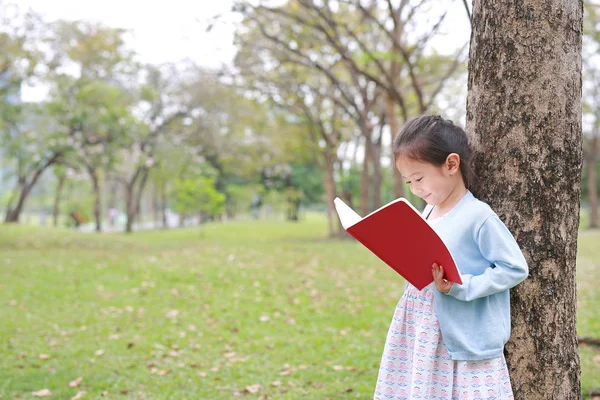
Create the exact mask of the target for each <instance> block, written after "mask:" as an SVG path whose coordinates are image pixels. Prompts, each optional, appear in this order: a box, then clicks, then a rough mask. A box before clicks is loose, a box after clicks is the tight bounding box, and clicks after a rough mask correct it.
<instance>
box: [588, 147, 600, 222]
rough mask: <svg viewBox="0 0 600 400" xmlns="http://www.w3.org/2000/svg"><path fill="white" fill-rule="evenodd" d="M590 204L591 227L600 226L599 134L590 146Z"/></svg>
mask: <svg viewBox="0 0 600 400" xmlns="http://www.w3.org/2000/svg"><path fill="white" fill-rule="evenodd" d="M588 152H589V153H588V157H587V158H588V159H587V169H588V205H589V207H590V225H589V228H590V229H594V228H598V185H597V184H596V183H597V182H598V177H597V175H596V168H597V167H596V166H597V164H598V136H593V137H592V138H590V141H589V148H588Z"/></svg>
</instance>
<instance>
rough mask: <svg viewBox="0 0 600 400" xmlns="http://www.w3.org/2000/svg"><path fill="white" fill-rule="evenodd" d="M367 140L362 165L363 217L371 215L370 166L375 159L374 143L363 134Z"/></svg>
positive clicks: (361, 206)
mask: <svg viewBox="0 0 600 400" xmlns="http://www.w3.org/2000/svg"><path fill="white" fill-rule="evenodd" d="M363 137H364V138H365V146H364V149H365V152H364V154H365V157H364V160H363V165H362V173H361V176H360V212H361V215H363V216H364V215H367V214H368V213H369V207H370V204H369V187H370V186H371V179H370V174H369V166H370V165H371V164H372V159H373V143H371V138H370V137H369V135H366V134H365V133H363Z"/></svg>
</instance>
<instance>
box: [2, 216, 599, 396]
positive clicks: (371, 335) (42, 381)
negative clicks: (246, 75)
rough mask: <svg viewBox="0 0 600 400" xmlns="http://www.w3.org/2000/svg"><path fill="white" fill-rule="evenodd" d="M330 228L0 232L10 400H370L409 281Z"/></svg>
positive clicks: (585, 241)
mask: <svg viewBox="0 0 600 400" xmlns="http://www.w3.org/2000/svg"><path fill="white" fill-rule="evenodd" d="M325 229H326V224H325V222H324V221H323V220H322V219H321V218H317V217H312V216H309V218H308V220H306V221H303V222H301V223H299V224H288V223H283V222H274V221H271V222H258V223H256V222H252V221H244V222H238V223H226V224H214V225H206V226H203V227H202V228H192V229H178V230H172V231H166V232H162V231H153V232H138V233H135V234H134V235H132V236H126V235H122V234H112V235H96V234H76V233H73V232H71V231H66V230H60V229H50V228H48V229H41V228H33V227H24V226H0V266H1V268H0V307H1V308H0V309H1V310H2V317H3V318H2V324H0V354H2V357H1V358H0V376H2V379H0V394H1V395H3V398H6V399H31V398H34V397H33V396H32V394H31V393H32V392H34V391H38V390H41V389H45V388H46V389H49V390H50V391H51V392H52V393H53V395H52V396H51V397H50V398H58V399H69V398H71V397H73V396H75V395H76V394H77V393H78V392H83V391H85V392H87V393H86V394H85V395H84V396H82V398H83V399H96V398H117V399H121V398H122V399H125V398H127V399H194V400H195V399H229V398H232V397H234V396H236V395H238V394H239V395H240V396H243V397H244V398H248V399H258V398H260V397H261V396H262V397H263V398H273V399H296V398H307V399H326V398H331V399H354V398H360V399H367V398H369V397H372V393H373V388H374V384H375V379H376V376H377V370H378V364H379V357H380V356H381V351H382V349H383V342H384V340H385V335H386V333H387V329H388V324H389V321H390V318H391V314H392V312H393V309H394V307H395V305H396V302H397V301H398V298H399V297H400V296H401V294H402V291H403V289H404V284H403V282H402V281H401V280H400V279H398V277H397V275H396V274H395V273H394V272H393V271H391V270H390V269H389V268H387V267H385V266H384V265H383V264H381V263H380V262H379V261H378V260H377V259H376V258H375V257H374V256H372V255H371V254H370V253H369V252H367V251H365V250H364V249H363V248H362V247H361V246H360V245H358V244H356V243H353V242H351V241H332V240H327V239H325V237H326V231H325ZM598 239H600V232H595V233H593V232H582V234H581V238H580V245H579V271H578V278H579V282H580V285H579V322H578V324H579V326H578V328H579V334H581V335H586V336H596V337H599V336H600V316H599V315H598V312H597V310H598V309H600V294H599V292H598V291H597V290H595V287H594V286H595V282H597V281H598V280H599V278H600V271H599V269H598V265H599V264H600V248H599V247H598V245H597V243H598V242H599V240H598ZM581 354H582V366H583V388H584V390H585V391H587V390H589V389H590V388H592V387H600V361H599V357H600V351H598V349H595V348H592V347H585V348H582V351H581ZM41 355H42V357H40V356H41ZM78 377H82V378H83V380H82V382H81V384H80V385H79V386H78V387H70V386H69V382H71V381H73V380H75V379H76V378H78ZM257 385H260V386H257ZM254 392H256V393H254ZM103 393H105V396H104V397H103V396H102V394H103Z"/></svg>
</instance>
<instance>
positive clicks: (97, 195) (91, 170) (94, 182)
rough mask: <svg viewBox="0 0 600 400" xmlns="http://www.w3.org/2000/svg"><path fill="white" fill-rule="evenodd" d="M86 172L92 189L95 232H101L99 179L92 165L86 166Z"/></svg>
mask: <svg viewBox="0 0 600 400" xmlns="http://www.w3.org/2000/svg"><path fill="white" fill-rule="evenodd" d="M87 170H88V174H89V175H90V179H91V180H92V188H93V190H94V220H95V222H96V232H98V233H100V232H102V193H101V191H100V180H99V179H98V171H96V170H95V169H94V168H93V167H90V166H88V167H87Z"/></svg>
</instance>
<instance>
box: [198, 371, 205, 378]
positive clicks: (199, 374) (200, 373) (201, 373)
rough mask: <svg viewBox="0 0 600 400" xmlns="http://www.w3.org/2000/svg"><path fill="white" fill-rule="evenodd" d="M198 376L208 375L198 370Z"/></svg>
mask: <svg viewBox="0 0 600 400" xmlns="http://www.w3.org/2000/svg"><path fill="white" fill-rule="evenodd" d="M198 376H199V377H201V378H204V377H205V376H206V372H198Z"/></svg>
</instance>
